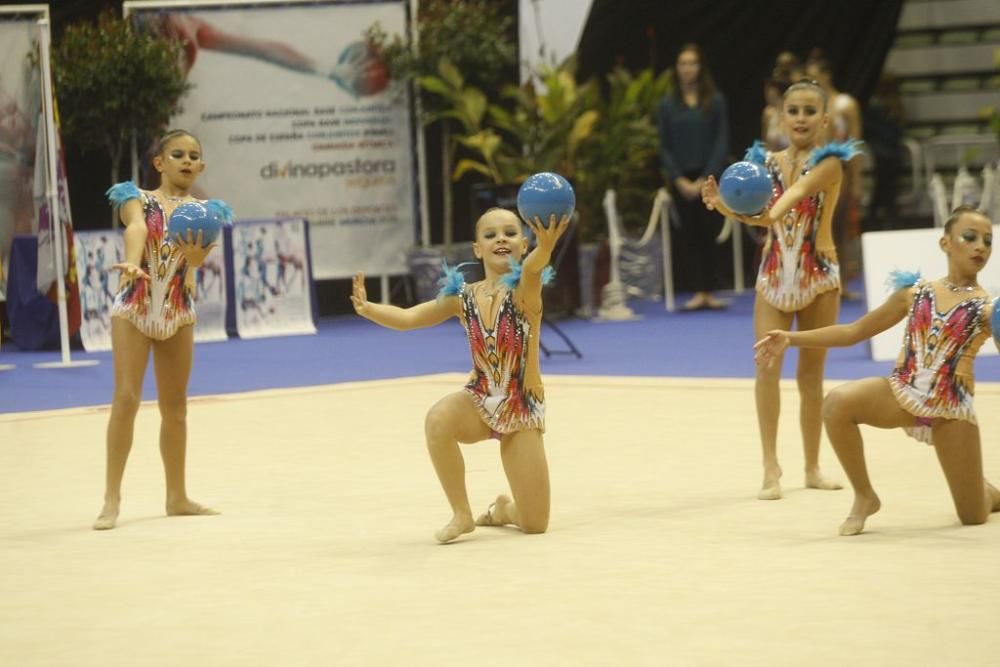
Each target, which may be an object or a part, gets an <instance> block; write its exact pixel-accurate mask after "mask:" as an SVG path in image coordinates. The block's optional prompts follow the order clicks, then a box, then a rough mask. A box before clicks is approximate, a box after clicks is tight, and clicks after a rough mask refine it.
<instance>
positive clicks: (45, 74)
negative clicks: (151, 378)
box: [35, 18, 97, 368]
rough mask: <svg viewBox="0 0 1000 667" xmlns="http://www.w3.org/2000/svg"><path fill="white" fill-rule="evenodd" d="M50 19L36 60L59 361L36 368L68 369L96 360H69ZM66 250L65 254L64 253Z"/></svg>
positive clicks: (42, 26)
mask: <svg viewBox="0 0 1000 667" xmlns="http://www.w3.org/2000/svg"><path fill="white" fill-rule="evenodd" d="M51 36H52V35H51V33H50V31H49V20H48V19H47V18H43V19H39V20H38V47H39V60H40V62H41V67H42V107H43V111H44V121H45V147H46V150H47V157H48V169H47V170H46V178H45V198H46V200H47V201H48V203H49V226H50V228H51V230H52V240H53V249H54V252H55V264H56V289H57V292H58V303H57V307H58V310H59V344H60V348H61V350H62V360H61V361H52V362H45V363H40V364H35V367H36V368H67V367H70V366H93V365H95V364H97V360H96V359H90V360H82V361H71V360H70V355H69V316H68V315H67V313H66V269H65V266H64V259H66V258H68V257H69V253H65V245H66V234H65V230H64V229H63V225H62V219H61V217H60V215H59V153H58V150H57V145H56V144H57V140H56V119H55V109H54V100H53V88H52V69H51V66H50V61H49V41H50V39H51ZM64 253H65V254H64Z"/></svg>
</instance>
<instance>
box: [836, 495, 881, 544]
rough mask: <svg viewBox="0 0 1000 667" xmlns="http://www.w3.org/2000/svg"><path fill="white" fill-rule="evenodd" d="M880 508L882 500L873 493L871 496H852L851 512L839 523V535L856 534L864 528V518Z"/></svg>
mask: <svg viewBox="0 0 1000 667" xmlns="http://www.w3.org/2000/svg"><path fill="white" fill-rule="evenodd" d="M881 508H882V501H880V500H879V499H878V496H876V495H875V494H874V493H873V494H872V495H871V496H858V495H855V496H854V507H852V508H851V513H850V514H848V515H847V518H846V519H844V523H842V524H840V534H841V535H857V534H859V533H860V532H861V531H863V530H864V529H865V520H866V519H868V517H870V516H871V515H872V514H875V512H878V511H879V510H880V509H881Z"/></svg>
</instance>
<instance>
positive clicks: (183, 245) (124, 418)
mask: <svg viewBox="0 0 1000 667" xmlns="http://www.w3.org/2000/svg"><path fill="white" fill-rule="evenodd" d="M153 167H154V168H155V169H156V170H157V171H158V172H159V173H160V186H159V187H158V188H156V189H155V190H150V191H145V190H140V189H139V188H137V187H136V186H135V184H134V183H132V182H131V181H128V182H125V183H119V184H118V185H115V186H114V187H112V188H111V189H110V190H108V197H109V199H110V201H111V204H112V205H113V206H114V207H115V208H117V209H118V212H119V213H118V214H119V216H120V217H121V221H122V223H123V224H124V225H125V261H124V262H122V263H120V264H115V265H114V266H113V268H115V269H118V270H119V271H120V272H121V279H120V282H119V286H118V293H117V294H116V295H115V300H114V305H113V306H112V308H111V351H112V356H113V358H114V373H115V388H114V397H113V399H112V403H111V416H110V418H109V419H108V435H107V478H106V488H105V492H104V507H103V509H102V510H101V513H100V515H99V516H98V517H97V520H96V521H95V522H94V529H95V530H107V529H109V528H114V527H115V522H116V521H117V519H118V512H119V507H120V505H121V486H122V476H123V475H124V473H125V463H126V461H127V460H128V455H129V451H130V450H131V449H132V435H133V427H134V425H135V416H136V413H137V412H138V411H139V403H140V401H141V400H142V380H143V376H144V375H145V374H146V365H147V363H148V362H149V353H150V351H152V353H153V370H154V373H155V375H156V390H157V403H158V404H159V408H160V417H161V421H160V455H161V456H162V458H163V469H164V472H165V473H166V484H167V494H166V512H167V514H168V515H198V514H218V512H216V511H215V510H213V509H209V508H208V507H204V506H202V505H199V504H198V503H196V502H194V501H192V500H191V499H190V498H188V495H187V486H186V483H185V457H186V453H187V384H188V378H189V377H190V374H191V363H192V358H193V356H194V322H195V313H194V291H195V269H196V268H197V267H199V266H201V264H202V263H203V262H204V261H205V256H206V255H207V254H208V253H209V252H211V250H212V248H213V247H215V244H208V245H205V244H203V242H202V233H201V232H198V236H197V238H192V237H191V232H190V231H188V235H187V238H185V239H182V238H181V237H180V235H179V234H177V235H173V236H172V235H171V233H170V229H169V220H170V214H171V213H173V211H174V209H175V208H176V207H177V206H178V205H180V204H182V203H184V202H188V201H198V200H196V199H194V198H193V197H192V196H191V188H192V186H193V185H194V182H195V180H196V179H197V178H198V176H199V175H200V174H201V172H202V171H204V169H205V163H204V161H203V160H202V150H201V143H200V142H199V141H198V139H197V138H195V137H194V135H192V134H190V133H188V132H185V131H183V130H175V131H172V132H169V133H167V134H166V135H165V136H164V137H163V138H162V139H161V140H160V142H159V143H158V144H157V147H156V150H155V151H154V157H153ZM208 205H209V206H210V208H212V209H213V210H214V211H217V212H218V213H219V214H220V215H222V216H223V217H224V218H225V219H226V220H227V221H228V219H229V217H230V212H229V210H228V207H226V206H225V204H223V203H222V202H219V201H218V200H212V201H210V202H208Z"/></svg>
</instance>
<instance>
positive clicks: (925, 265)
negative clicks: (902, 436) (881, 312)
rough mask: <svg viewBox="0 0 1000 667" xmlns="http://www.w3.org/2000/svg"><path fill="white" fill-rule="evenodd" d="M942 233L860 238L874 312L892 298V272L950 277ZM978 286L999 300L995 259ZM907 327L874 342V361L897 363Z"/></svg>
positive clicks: (996, 231)
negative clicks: (942, 247) (889, 285)
mask: <svg viewBox="0 0 1000 667" xmlns="http://www.w3.org/2000/svg"><path fill="white" fill-rule="evenodd" d="M941 231H942V230H941V229H939V228H934V229H904V230H900V231H893V232H868V233H865V234H862V235H861V250H862V254H863V256H864V265H865V266H864V271H865V298H867V300H868V309H869V310H873V309H875V308H877V307H878V306H879V305H880V304H882V303H883V302H884V301H885V300H886V299H887V298H888V297H889V289H888V288H887V286H886V284H887V283H886V281H887V280H888V279H889V274H890V273H892V272H893V271H919V272H920V275H921V276H922V277H924V278H927V279H929V280H936V279H937V278H941V277H942V276H945V275H946V274H947V273H948V259H947V257H946V256H945V254H944V251H942V250H941V248H940V247H939V246H938V240H939V239H940V238H941ZM997 236H1000V225H994V227H993V238H997ZM979 284H980V285H981V286H982V287H983V289H985V290H986V291H987V292H989V293H990V294H992V295H993V296H1000V262H997V261H996V259H994V260H993V261H992V262H989V263H987V264H986V268H984V269H983V270H982V271H980V272H979ZM903 333H904V323H903V322H900V323H898V324H896V325H895V326H893V327H891V328H889V329H887V330H886V331H883V332H882V333H880V334H879V335H877V336H875V337H874V338H872V340H871V353H872V359H874V360H875V361H890V360H895V359H896V357H897V356H898V355H899V350H900V347H901V346H902V344H903ZM979 354H980V355H983V354H988V355H995V354H997V349H996V346H995V345H993V344H992V343H988V344H986V345H983V346H982V347H981V348H980V349H979Z"/></svg>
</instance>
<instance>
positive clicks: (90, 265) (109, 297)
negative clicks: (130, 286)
mask: <svg viewBox="0 0 1000 667" xmlns="http://www.w3.org/2000/svg"><path fill="white" fill-rule="evenodd" d="M73 247H74V248H75V250H76V275H77V279H78V280H79V285H80V315H81V319H80V341H81V342H82V343H83V349H85V350H86V351H87V352H97V351H100V350H110V349H111V305H112V304H113V303H114V301H115V293H116V292H117V290H118V279H119V274H118V271H116V270H115V269H113V268H111V267H112V266H114V265H115V264H118V263H119V262H121V261H123V260H124V257H125V244H124V242H123V239H122V235H121V232H120V231H111V230H107V231H100V232H76V233H75V234H73Z"/></svg>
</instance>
